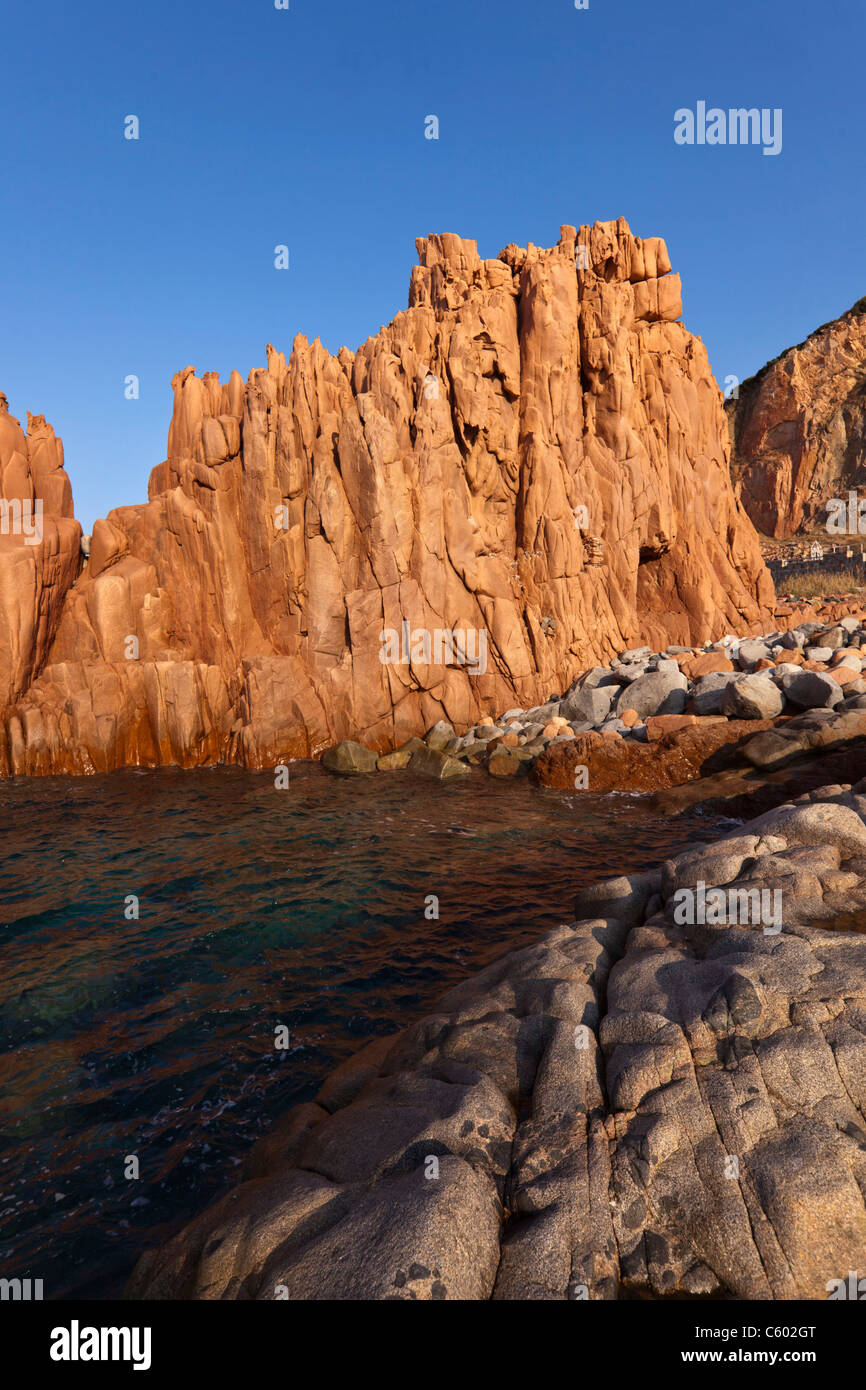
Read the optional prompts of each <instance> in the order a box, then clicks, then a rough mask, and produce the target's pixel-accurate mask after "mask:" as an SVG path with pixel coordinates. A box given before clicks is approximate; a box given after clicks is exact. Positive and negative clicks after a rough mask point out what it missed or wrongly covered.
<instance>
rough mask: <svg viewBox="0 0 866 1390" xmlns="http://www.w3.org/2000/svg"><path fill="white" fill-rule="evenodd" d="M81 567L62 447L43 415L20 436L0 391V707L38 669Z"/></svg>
mask: <svg viewBox="0 0 866 1390" xmlns="http://www.w3.org/2000/svg"><path fill="white" fill-rule="evenodd" d="M80 567H81V527H80V526H79V524H78V522H77V521H75V520H74V518H73V511H72V489H71V487H70V485H69V479H68V477H67V476H66V472H65V471H64V468H63V445H62V443H61V441H60V440H59V439H57V438H56V437H55V434H54V431H53V429H52V428H51V426H50V425H49V424H46V422H45V418H44V416H42V415H30V414H29V413H28V416H27V433H26V434H25V432H24V430H22V428H21V425H20V424H19V422H18V421H17V420H16V419H15V417H14V416H13V415H10V414H9V406H8V404H7V401H6V397H5V396H4V395H2V394H0V632H2V634H3V635H2V638H0V710H2V709H5V708H6V707H7V706H9V705H11V704H13V703H14V702H15V701H16V700H17V699H18V698H19V697H20V696H21V695H23V694H24V692H25V691H26V690H27V688H28V686H29V685H30V683H31V681H32V680H33V678H34V676H35V675H36V673H37V672H38V671H39V669H40V667H41V665H42V663H43V662H44V660H45V657H46V654H47V652H48V650H49V648H50V646H51V643H52V641H53V639H54V635H55V633H56V631H57V626H58V623H59V622H60V615H61V612H62V609H63V602H64V599H65V597H66V595H67V593H68V591H69V589H70V587H71V585H72V584H73V582H74V581H75V578H76V576H77V575H78V572H79V569H80Z"/></svg>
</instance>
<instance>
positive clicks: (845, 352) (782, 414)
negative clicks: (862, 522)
mask: <svg viewBox="0 0 866 1390" xmlns="http://www.w3.org/2000/svg"><path fill="white" fill-rule="evenodd" d="M726 409H727V412H728V419H729V423H730V427H731V434H732V440H733V452H732V457H731V472H732V474H733V477H734V481H735V487H736V491H737V494H738V496H739V497H740V498H741V499H742V502H743V505H744V506H745V508H746V511H747V512H748V513H749V516H750V517H751V518H752V521H753V522H754V523H755V526H756V527H757V528H758V530H759V531H761V532H763V533H764V534H765V535H767V536H772V537H775V538H784V537H787V536H791V535H793V534H794V533H795V532H796V531H801V530H809V529H811V528H813V527H816V526H824V524H825V522H826V520H827V510H826V503H827V501H828V500H829V499H830V498H841V499H843V500H845V501H847V498H848V492H849V489H854V490H857V489H858V488H859V489H861V491H862V489H863V487H864V484H866V300H862V299H861V300H858V302H857V303H856V304H855V305H854V306H853V308H851V309H849V310H848V312H847V313H846V314H843V315H842V316H841V318H838V319H834V320H833V322H832V323H827V324H824V325H823V327H821V328H818V329H816V331H815V332H814V333H812V334H810V336H809V337H808V338H807V339H806V340H805V342H803V343H800V344H799V345H798V346H797V347H793V348H788V349H787V351H786V352H783V353H782V354H781V356H779V357H777V358H776V359H775V360H774V361H772V362H769V363H768V364H767V366H766V367H764V368H763V369H762V370H761V371H760V372H758V374H757V375H756V376H754V377H750V378H749V379H748V380H747V381H744V382H743V383H742V385H741V386H740V388H739V396H738V399H737V400H730V401H728V402H727V405H726Z"/></svg>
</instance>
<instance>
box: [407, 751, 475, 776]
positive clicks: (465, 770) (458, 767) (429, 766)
mask: <svg viewBox="0 0 866 1390" xmlns="http://www.w3.org/2000/svg"><path fill="white" fill-rule="evenodd" d="M409 771H410V772H417V773H419V774H420V775H421V776H422V777H433V778H435V779H436V781H437V782H446V781H449V780H450V779H451V778H452V777H468V776H469V775H470V768H469V766H468V764H467V763H464V762H461V761H460V759H459V758H452V757H451V756H450V754H448V753H442V752H441V751H440V750H439V749H438V748H419V749H418V750H417V752H415V753H413V754H412V757H411V759H410V761H409Z"/></svg>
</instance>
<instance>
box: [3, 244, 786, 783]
mask: <svg viewBox="0 0 866 1390" xmlns="http://www.w3.org/2000/svg"><path fill="white" fill-rule="evenodd" d="M417 246H418V252H419V259H420V264H419V265H418V266H416V267H415V268H414V270H413V272H412V278H411V285H410V295H409V308H408V309H407V310H405V311H403V312H401V313H399V314H398V315H397V316H396V318H395V319H394V320H393V322H392V323H391V324H390V325H389V326H388V327H386V328H383V329H381V330H380V331H379V332H378V333H377V334H376V335H375V336H374V337H372V338H370V339H369V340H368V341H367V342H366V343H365V344H364V346H363V347H361V348H360V349H359V350H358V352H357V353H352V352H350V351H349V350H348V349H346V348H342V349H341V350H340V352H339V353H338V354H337V356H336V357H334V356H332V355H331V354H330V353H328V352H326V351H325V349H324V348H323V347H322V346H321V344H320V343H319V342H318V340H316V341H315V342H314V343H312V344H309V343H308V342H307V340H306V339H305V338H303V337H298V338H297V339H296V340H295V343H294V350H293V352H292V355H291V357H290V358H289V361H288V363H287V362H286V360H285V358H284V357H283V355H282V354H281V353H279V352H276V351H274V350H273V349H272V348H270V347H269V348H268V365H267V368H266V369H257V370H254V371H253V372H251V374H250V376H249V379H248V381H247V382H246V384H244V382H243V380H242V378H241V377H240V375H239V374H238V373H237V372H233V373H232V375H231V378H230V380H229V381H228V382H227V383H225V384H221V383H220V382H219V379H218V377H217V376H216V375H215V374H214V373H207V374H206V375H205V376H204V377H203V378H199V377H197V376H196V375H195V373H194V370H193V368H191V367H188V368H187V369H186V370H185V371H183V372H180V373H178V375H176V376H175V378H174V382H173V385H174V393H175V401H174V413H173V417H172V421H171V426H170V430H169V439H168V457H167V459H166V461H165V462H164V463H162V464H160V465H159V466H158V467H157V468H155V469H154V470H153V473H152V475H151V479H150V486H149V494H148V495H149V498H150V500H149V502H147V503H146V504H142V505H138V506H129V507H120V508H117V509H115V510H114V511H112V512H111V513H110V514H109V516H108V517H107V518H106V519H104V520H100V521H97V523H96V524H95V526H94V529H93V537H92V545H91V550H90V558H89V562H88V563H87V565H86V567H85V568H84V569H83V571H82V573H81V574H80V576H79V575H78V571H79V566H80V559H79V555H78V544H79V533H78V527H77V523H75V522H74V521H73V520H72V506H71V498H70V496H69V492H68V484H67V482H66V479H65V474H63V472H62V467H61V464H62V454H61V453H60V451H59V443H58V442H57V441H54V438H53V434H52V433H51V431H50V429H49V427H48V426H45V425H44V423H43V422H42V421H41V417H38V418H37V420H36V421H32V422H31V426H30V429H31V432H30V435H29V436H27V437H25V436H24V435H23V434H22V432H21V431H20V429H18V426H17V422H15V421H12V419H11V417H9V416H8V415H7V416H6V417H5V418H4V419H3V423H2V431H0V468H2V470H3V471H2V474H0V477H2V486H3V491H4V495H5V496H6V497H7V498H9V497H15V496H20V495H21V493H22V492H27V490H28V488H33V489H36V490H38V489H39V488H42V489H43V491H44V492H45V509H46V513H47V514H48V519H47V520H46V531H45V536H44V538H43V540H42V541H41V542H40V544H39V545H35V544H33V543H32V539H31V542H30V543H28V541H27V538H26V537H23V536H17V535H10V536H9V537H6V538H5V539H4V538H0V546H2V547H3V549H2V550H0V556H2V566H3V569H2V575H3V578H2V591H0V603H2V606H3V623H4V627H3V630H4V633H5V634H6V635H5V636H4V638H3V639H2V640H3V643H4V650H3V662H4V665H3V668H2V671H3V677H4V682H5V691H6V709H5V712H3V713H0V772H2V773H6V774H9V773H15V774H17V773H48V772H90V771H103V770H109V769H112V768H116V767H122V766H126V765H135V764H140V765H147V766H152V765H156V764H160V763H168V762H175V763H179V764H181V765H185V766H193V765H197V764H201V763H205V762H212V761H215V760H218V759H219V760H223V761H227V762H237V763H242V764H245V765H247V766H251V767H260V766H267V765H271V764H273V763H274V762H275V761H278V760H279V759H281V758H284V757H289V756H301V755H306V754H309V753H316V752H318V751H320V750H321V749H322V748H323V747H324V746H325V745H327V744H329V743H332V742H334V741H335V740H336V739H339V738H342V737H345V736H347V735H355V736H359V737H361V738H362V739H363V740H364V741H365V742H367V743H368V744H370V745H374V746H376V747H379V748H385V747H387V746H392V745H393V744H394V743H395V742H399V741H402V740H403V739H404V738H406V737H408V736H409V735H411V734H415V733H419V732H421V731H423V730H424V729H425V728H427V727H429V726H430V725H431V724H433V723H434V722H435V721H436V720H438V719H440V718H445V719H447V720H449V721H450V722H451V723H453V724H454V725H455V726H458V727H459V726H461V725H463V726H465V725H467V724H469V723H472V722H474V721H475V720H476V719H477V718H478V716H479V714H480V713H483V712H488V711H495V710H500V711H501V710H503V709H505V708H507V707H508V706H509V705H512V704H515V703H517V704H521V705H524V706H526V705H531V704H533V703H535V702H538V701H540V700H544V699H545V698H546V697H547V695H548V694H549V692H550V691H551V690H554V689H556V690H561V689H563V688H565V687H566V686H567V685H568V683H569V681H570V680H571V679H572V678H573V677H574V675H576V674H577V673H578V672H579V671H581V670H583V669H585V668H586V667H587V666H588V665H590V664H591V663H592V662H593V661H595V660H597V659H601V658H607V657H610V656H611V655H612V654H613V653H615V652H616V651H618V650H619V649H621V648H622V647H625V646H628V645H631V644H633V643H634V642H636V641H647V642H650V643H652V644H653V645H654V646H658V645H663V644H664V643H665V642H681V643H692V642H697V641H703V640H705V639H708V638H715V637H718V636H719V635H720V634H721V633H723V632H724V631H725V630H731V629H735V630H738V631H743V630H746V629H754V628H755V627H760V626H764V627H766V626H768V625H769V621H768V620H769V614H768V611H767V610H768V605H770V604H772V602H773V590H772V584H771V581H770V578H769V575H768V573H767V571H766V569H765V567H764V565H763V562H762V559H761V555H760V552H759V546H758V541H757V537H756V536H755V533H754V530H753V528H752V526H751V524H750V522H749V521H748V518H747V517H746V515H745V513H744V511H743V509H742V507H741V506H740V504H739V503H738V501H737V500H736V498H735V496H734V493H733V489H732V487H731V482H730V477H729V472H728V436H727V427H726V422H725V416H724V412H723V408H722V401H721V396H720V393H719V389H718V387H717V385H716V383H715V381H714V380H713V377H712V375H711V372H710V369H709V366H708V363H707V357H706V352H705V350H704V347H703V345H702V344H701V342H700V341H699V340H698V339H696V338H694V337H692V335H691V334H690V333H688V332H687V331H686V329H685V328H684V327H683V325H682V323H680V322H679V317H680V314H681V300H680V285H679V277H678V276H676V275H673V274H670V273H669V272H670V262H669V260H668V256H667V251H666V249H665V245H664V242H663V241H661V240H660V239H658V238H650V239H647V240H643V241H642V240H641V239H640V238H637V237H633V236H632V235H631V233H630V231H629V229H628V226H627V225H626V223H625V221H624V220H622V219H620V220H619V221H617V222H607V223H596V224H595V225H594V226H592V227H589V226H587V227H582V228H581V229H580V230H579V231H578V230H577V229H575V228H574V227H568V226H566V227H563V228H562V230H561V235H560V240H559V242H558V244H557V245H556V246H554V247H553V248H551V249H549V250H544V249H542V248H539V247H536V246H533V245H530V246H529V248H528V249H527V250H523V249H521V248H519V247H517V246H513V245H512V246H508V247H506V248H505V250H504V251H502V252H500V255H499V258H498V259H496V260H481V259H480V258H479V256H478V253H477V249H476V245H475V242H473V241H464V240H461V239H460V238H459V237H457V236H453V235H444V236H432V237H429V238H427V239H423V240H419V241H418V243H417ZM52 450H54V451H55V452H54V453H52V452H51V451H52ZM10 560H11V564H10ZM73 581H74V582H73ZM384 630H389V631H390V632H391V633H392V634H400V637H401V640H400V642H398V643H397V645H396V646H394V645H393V644H392V645H391V646H389V647H387V649H386V648H385V647H384V646H383V642H382V633H383V631H384ZM441 632H445V633H450V632H458V633H463V634H468V637H469V641H470V642H471V640H472V638H473V636H474V638H475V643H476V650H477V649H478V647H479V646H480V645H481V642H482V641H483V645H484V652H485V661H484V663H483V665H484V669H483V670H480V669H476V670H475V671H474V672H473V670H472V668H471V667H470V666H469V665H468V664H466V663H465V662H464V663H462V664H461V662H460V661H459V659H458V660H450V659H449V650H448V648H447V645H446V647H444V648H443V646H442V645H441V643H440V644H439V645H437V641H436V634H437V633H441ZM404 633H408V634H409V635H410V637H414V635H415V634H418V633H420V634H422V636H423V634H425V633H426V634H431V633H432V634H433V643H432V646H431V645H429V644H428V645H427V646H426V647H425V643H424V642H423V641H421V642H419V643H418V644H414V643H413V644H410V645H409V647H408V650H407V644H406V643H405V642H404V641H403V640H402V635H403V634H404ZM382 655H385V657H386V661H384V662H383V660H381V659H380V657H381V656H382ZM404 657H406V658H407V659H406V660H404ZM437 663H438V664H437ZM476 666H478V663H477V662H476ZM0 708H2V706H0Z"/></svg>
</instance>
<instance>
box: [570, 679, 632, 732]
mask: <svg viewBox="0 0 866 1390" xmlns="http://www.w3.org/2000/svg"><path fill="white" fill-rule="evenodd" d="M618 692H619V686H618V685H595V686H586V685H585V686H584V687H583V689H582V690H573V691H572V692H571V694H570V695H567V696H566V697H565V699H564V700H560V702H559V708H560V713H561V715H562V717H563V719H567V720H568V722H569V723H570V724H571V723H579V724H583V723H586V724H593V725H595V724H603V723H604V721H605V719H607V717H608V715H609V714H610V710H611V705H612V704H613V700H614V696H615V695H617V694H618Z"/></svg>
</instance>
